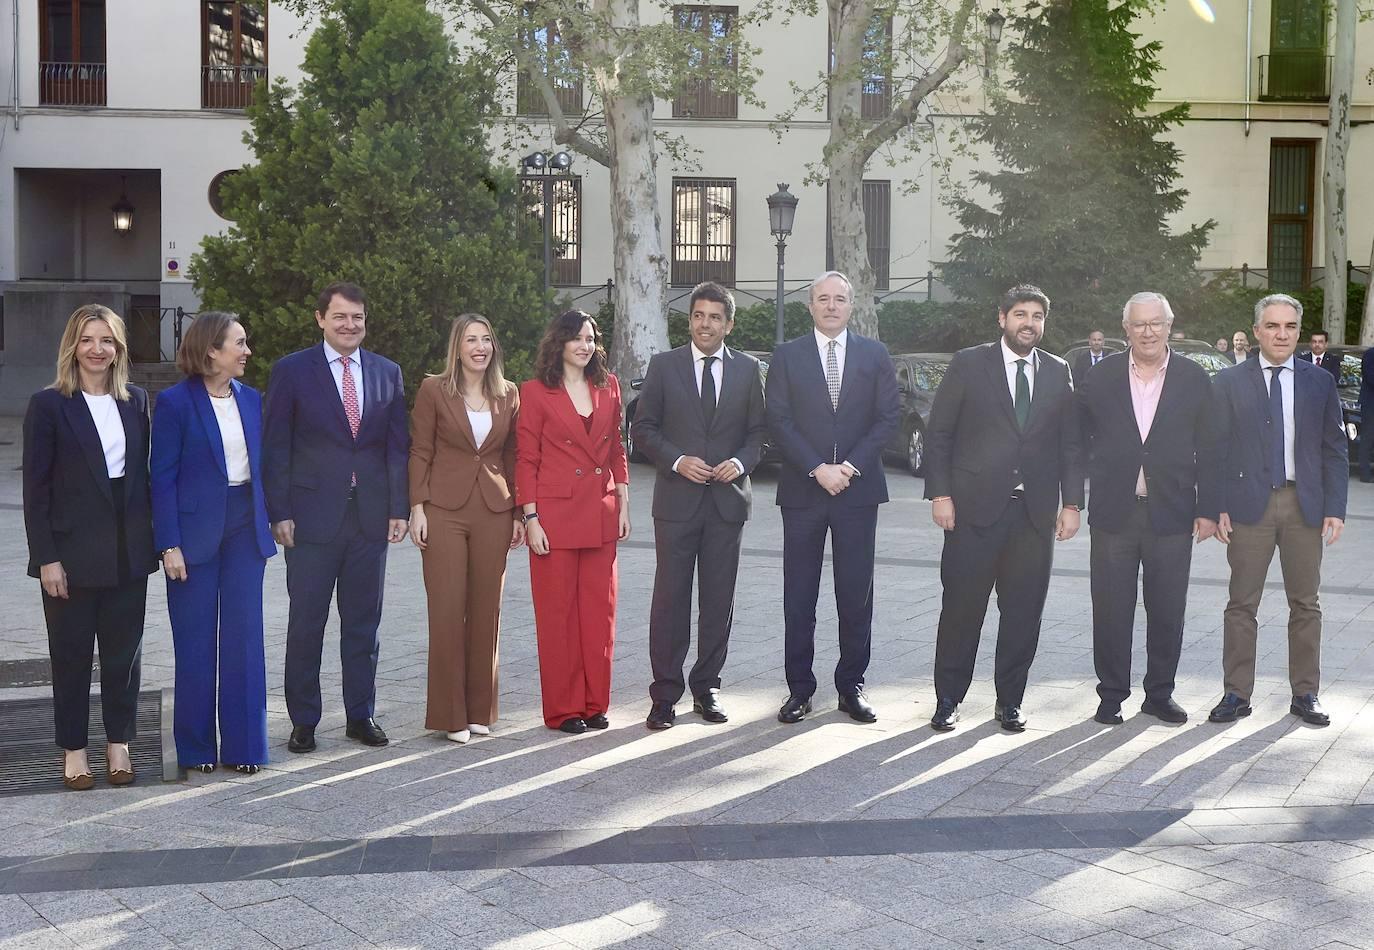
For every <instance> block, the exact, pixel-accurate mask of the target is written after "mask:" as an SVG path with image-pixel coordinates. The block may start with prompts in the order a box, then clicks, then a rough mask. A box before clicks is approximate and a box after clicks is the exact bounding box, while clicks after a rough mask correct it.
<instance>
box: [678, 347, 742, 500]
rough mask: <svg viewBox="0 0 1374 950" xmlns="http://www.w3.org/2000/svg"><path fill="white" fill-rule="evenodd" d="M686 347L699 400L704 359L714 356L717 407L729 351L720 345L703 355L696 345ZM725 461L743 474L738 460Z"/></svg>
mask: <svg viewBox="0 0 1374 950" xmlns="http://www.w3.org/2000/svg"><path fill="white" fill-rule="evenodd" d="M687 345H688V347H690V348H691V350H692V375H693V376H695V377H696V381H697V398H698V399H700V398H701V373H702V370H703V369H705V368H706V357H707V356H714V357H715V358H716V360H715V362H714V363H712V364H711V378H712V379H713V380H715V382H716V405H717V406H719V405H720V388H721V384H722V383H724V382H725V354H726V353H727V352H729V351H728V350H727V349H726V348H725V346H723V345H722V346H721V348H720V349H718V350H716V351H715V352H714V353H703V352H701V350H699V349H697V345H696V344H695V343H688V344H687ZM686 457H687V456H686V455H679V456H678V457H677V461H675V462H673V471H675V472H676V471H677V467H678V465H680V464H681V463H682V460H683V459H685V458H686ZM725 461H727V462H733V463H734V464H735V468H737V469H739V471H740V474H741V475H743V474H744V466H743V465H742V464H740V460H739V459H737V458H735V457H733V456H731V457H730V458H728V459H726V460H725ZM708 464H709V463H708Z"/></svg>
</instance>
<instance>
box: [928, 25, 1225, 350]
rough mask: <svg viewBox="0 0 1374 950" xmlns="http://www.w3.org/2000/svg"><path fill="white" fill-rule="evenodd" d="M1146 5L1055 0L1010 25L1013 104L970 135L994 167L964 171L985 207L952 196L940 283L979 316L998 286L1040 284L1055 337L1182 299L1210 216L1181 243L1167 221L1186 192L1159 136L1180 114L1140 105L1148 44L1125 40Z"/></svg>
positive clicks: (1149, 58) (1148, 76)
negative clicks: (1128, 304) (1156, 294)
mask: <svg viewBox="0 0 1374 950" xmlns="http://www.w3.org/2000/svg"><path fill="white" fill-rule="evenodd" d="M1144 5H1145V0H1126V2H1122V3H1120V4H1113V3H1112V2H1110V0H1059V2H1054V3H1049V4H1045V5H1037V4H1034V3H1033V4H1031V5H1030V6H1029V7H1028V9H1027V12H1026V13H1025V14H1024V15H1021V16H1017V17H1014V18H1012V20H1011V22H1010V23H1009V24H1008V35H1015V36H1017V37H1019V39H1018V40H1017V41H1016V42H1014V43H1013V44H1011V46H1010V48H1009V50H1008V60H1009V62H1010V64H1011V66H1012V70H1013V73H1014V77H1013V78H1012V79H1010V80H1009V81H1008V85H1009V87H1010V90H1011V95H1009V96H1002V97H998V98H996V99H994V101H993V105H992V108H991V111H990V113H989V114H988V115H986V116H983V117H980V118H978V119H976V120H975V121H974V123H973V133H974V136H975V139H976V140H977V141H978V142H981V143H983V144H984V145H986V146H989V147H991V149H992V151H993V153H994V154H995V155H996V157H997V159H998V161H999V164H1000V166H1001V168H1000V169H999V170H996V171H982V172H977V173H975V174H974V176H973V178H974V181H975V182H976V183H977V185H978V186H981V188H983V189H986V190H987V191H989V192H991V195H992V197H993V202H994V203H993V205H992V206H991V207H984V206H982V205H980V204H978V203H977V202H976V201H975V200H973V199H972V198H970V197H958V198H955V199H954V200H953V201H952V204H953V206H954V210H955V212H956V214H957V216H958V218H959V222H960V224H961V225H962V227H963V230H962V232H961V233H959V234H957V235H955V237H954V239H953V242H952V246H951V251H950V263H948V264H946V265H945V266H944V268H943V272H942V276H943V278H944V279H945V281H946V282H947V283H948V284H949V285H950V286H951V287H952V288H953V289H954V291H955V292H956V293H957V294H958V295H959V297H961V298H962V299H964V300H968V301H976V302H978V303H979V304H981V305H982V306H984V307H986V306H988V305H990V304H991V303H992V302H994V301H995V300H996V299H997V298H998V297H999V296H1000V295H1001V293H1002V292H1003V291H1004V290H1006V288H1008V287H1010V286H1012V285H1014V284H1017V283H1023V282H1029V283H1034V284H1038V285H1040V286H1041V287H1043V288H1044V289H1045V292H1046V293H1047V294H1049V297H1050V299H1051V301H1052V302H1053V307H1052V311H1051V316H1050V327H1051V328H1052V329H1053V332H1054V333H1055V334H1056V335H1058V336H1061V337H1065V338H1077V337H1080V336H1082V335H1083V334H1084V333H1085V332H1086V331H1087V329H1088V328H1089V327H1091V326H1095V325H1101V324H1107V325H1111V324H1112V323H1115V322H1119V317H1118V318H1116V319H1113V317H1112V315H1113V313H1117V314H1119V313H1120V311H1121V304H1122V302H1123V301H1124V300H1126V299H1127V298H1128V297H1129V296H1130V295H1131V294H1133V293H1135V292H1137V291H1141V290H1158V291H1161V292H1163V293H1165V294H1169V295H1171V296H1182V295H1186V294H1187V293H1189V292H1192V291H1195V290H1196V289H1197V288H1198V286H1199V277H1198V276H1197V273H1196V270H1195V266H1196V263H1197V258H1198V254H1199V252H1200V251H1201V249H1202V248H1203V247H1204V246H1205V245H1206V242H1207V236H1208V232H1210V231H1211V229H1212V227H1213V226H1214V225H1215V222H1213V221H1207V222H1206V223H1204V224H1201V225H1198V226H1195V227H1192V228H1189V229H1188V230H1187V231H1184V232H1182V233H1180V234H1172V233H1170V231H1169V227H1168V219H1169V217H1170V216H1171V215H1173V214H1175V213H1176V212H1178V211H1179V210H1181V209H1182V207H1183V202H1184V198H1185V197H1186V195H1187V192H1186V191H1184V190H1182V189H1180V188H1175V187H1174V183H1175V182H1176V181H1177V179H1178V177H1179V168H1178V165H1179V159H1180V153H1179V150H1178V148H1177V147H1176V146H1174V145H1173V144H1172V143H1170V142H1168V141H1166V140H1165V139H1163V138H1162V136H1163V135H1164V134H1165V133H1166V132H1168V131H1169V130H1170V129H1171V128H1174V127H1176V126H1177V125H1178V124H1179V123H1180V122H1182V121H1183V120H1184V118H1186V116H1187V115H1188V107H1187V106H1186V105H1181V106H1177V107H1175V108H1172V109H1168V110H1165V111H1163V112H1159V113H1149V112H1148V111H1147V110H1148V108H1149V106H1150V103H1151V101H1152V100H1153V98H1154V93H1155V87H1154V83H1153V80H1154V76H1155V74H1156V72H1157V71H1158V70H1159V62H1158V53H1159V49H1160V45H1159V44H1158V43H1147V44H1143V45H1137V44H1138V40H1139V36H1138V35H1137V34H1135V33H1133V32H1132V31H1131V25H1132V21H1133V20H1134V19H1135V17H1136V16H1137V15H1138V14H1139V12H1140V11H1141V10H1142V9H1143V7H1144Z"/></svg>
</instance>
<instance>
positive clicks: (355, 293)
mask: <svg viewBox="0 0 1374 950" xmlns="http://www.w3.org/2000/svg"><path fill="white" fill-rule="evenodd" d="M335 295H338V296H340V297H342V298H343V299H345V300H349V301H352V302H353V303H360V304H363V305H364V306H366V305H367V296H366V295H365V294H363V289H362V288H361V287H359V286H358V285H357V284H354V283H350V282H349V281H346V280H336V281H334V283H332V284H330V285H329V286H328V287H326V288H325V289H324V290H321V291H320V296H319V298H318V299H316V301H315V310H316V312H318V313H328V312H329V304H330V302H331V301H332V300H333V299H334V297H335Z"/></svg>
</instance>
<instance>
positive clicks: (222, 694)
mask: <svg viewBox="0 0 1374 950" xmlns="http://www.w3.org/2000/svg"><path fill="white" fill-rule="evenodd" d="M251 354H252V350H250V349H249V348H248V336H247V334H246V333H245V331H244V329H243V325H242V324H240V323H239V322H238V320H237V318H236V317H235V316H234V314H232V313H221V312H218V311H213V310H212V311H207V312H203V313H201V314H200V315H198V316H197V317H196V319H195V320H194V321H193V322H192V323H191V327H190V329H188V330H187V331H186V335H185V336H183V337H182V340H181V348H180V349H179V350H178V352H177V366H178V367H179V368H180V369H181V371H182V372H183V373H185V374H186V379H184V380H183V381H181V382H179V383H177V384H176V385H175V386H173V387H171V388H170V389H167V390H164V391H163V392H162V393H161V394H160V395H159V396H158V399H157V414H156V416H155V417H154V418H153V451H152V495H153V534H154V540H155V541H156V542H157V547H158V550H159V551H161V552H162V567H163V570H164V571H165V572H166V574H167V613H168V615H169V616H170V619H171V621H172V643H173V646H174V647H175V649H176V696H177V702H176V712H175V715H174V720H173V725H172V733H173V736H174V738H175V739H176V746H177V759H178V761H180V763H181V765H182V767H183V768H189V769H195V770H196V771H199V772H213V771H214V769H215V763H217V762H223V763H224V765H225V767H226V768H231V769H233V770H234V771H236V772H240V773H242V774H244V775H253V774H255V773H256V772H257V771H258V770H259V768H261V767H262V766H263V765H265V764H266V763H267V670H266V664H265V661H264V659H263V643H262V640H263V634H262V577H263V570H264V568H265V567H266V566H267V559H268V558H270V557H272V556H273V555H275V554H276V553H277V546H276V544H274V543H273V541H272V531H271V528H270V527H269V526H268V523H267V507H266V503H265V501H264V499H263V489H262V398H261V397H260V396H259V395H258V392H257V390H255V389H253V388H252V387H251V386H245V385H243V384H242V383H240V382H239V381H238V377H240V376H242V375H243V371H244V368H245V367H246V366H247V363H248V357H249V356H250V355H251ZM217 671H218V676H217V675H216V672H217ZM217 683H218V708H219V741H218V742H216V741H215V709H216V692H217V691H216V684H217Z"/></svg>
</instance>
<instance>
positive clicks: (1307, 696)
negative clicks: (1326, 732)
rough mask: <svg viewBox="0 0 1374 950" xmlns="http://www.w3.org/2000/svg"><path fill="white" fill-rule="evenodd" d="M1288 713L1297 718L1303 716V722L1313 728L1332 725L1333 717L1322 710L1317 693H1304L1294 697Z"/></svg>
mask: <svg viewBox="0 0 1374 950" xmlns="http://www.w3.org/2000/svg"><path fill="white" fill-rule="evenodd" d="M1288 711H1289V712H1291V713H1292V714H1293V715H1295V716H1301V717H1302V721H1303V722H1305V723H1308V724H1309V725H1313V726H1329V725H1331V717H1330V716H1328V715H1327V714H1326V710H1325V709H1323V708H1322V704H1321V702H1320V701H1319V700H1318V699H1317V694H1316V693H1304V694H1303V695H1301V696H1294V697H1293V702H1292V703H1291V704H1289V706H1288Z"/></svg>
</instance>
